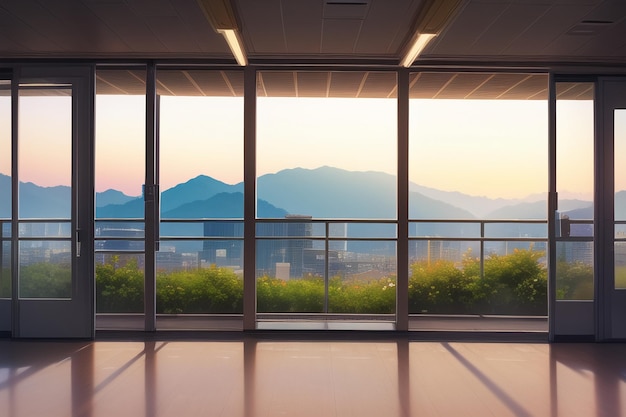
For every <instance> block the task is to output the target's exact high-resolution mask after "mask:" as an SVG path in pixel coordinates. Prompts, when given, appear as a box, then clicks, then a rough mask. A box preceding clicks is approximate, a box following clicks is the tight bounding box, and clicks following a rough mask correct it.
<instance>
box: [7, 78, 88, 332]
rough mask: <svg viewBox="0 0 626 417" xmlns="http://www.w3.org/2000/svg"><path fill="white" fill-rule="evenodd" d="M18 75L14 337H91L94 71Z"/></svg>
mask: <svg viewBox="0 0 626 417" xmlns="http://www.w3.org/2000/svg"><path fill="white" fill-rule="evenodd" d="M20 71H21V75H20V77H19V86H18V89H17V90H18V91H17V94H16V95H15V97H13V100H17V106H13V109H14V113H15V109H16V110H17V115H15V114H14V116H13V120H14V122H15V121H16V122H17V130H14V133H13V155H16V156H17V158H16V159H14V160H13V164H14V165H13V172H14V173H16V175H14V177H13V179H12V181H13V187H12V189H13V201H14V203H13V205H12V208H11V211H12V218H13V221H12V223H11V236H12V243H13V245H14V246H13V248H14V252H13V254H14V256H13V258H12V260H13V268H12V271H13V283H14V284H15V285H16V288H17V291H14V292H13V296H14V299H13V306H14V308H13V336H14V337H81V338H84V337H92V336H93V322H94V312H93V305H94V302H93V281H94V279H93V247H92V246H93V245H92V243H91V242H92V241H93V210H94V208H93V203H92V201H93V150H92V143H93V132H92V128H91V126H92V125H91V122H90V120H91V113H90V112H91V111H92V110H93V98H92V97H93V82H92V81H90V78H93V73H92V69H91V68H90V67H73V68H51V69H44V68H22V69H21V70H20ZM15 164H16V165H15Z"/></svg>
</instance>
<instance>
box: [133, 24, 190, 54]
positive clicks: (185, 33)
mask: <svg viewBox="0 0 626 417" xmlns="http://www.w3.org/2000/svg"><path fill="white" fill-rule="evenodd" d="M144 19H145V21H146V24H147V25H148V27H149V28H150V29H151V30H152V32H153V33H154V34H155V36H156V37H157V38H158V39H159V40H160V42H161V43H162V44H163V45H165V47H166V48H167V50H168V51H169V52H176V53H193V52H200V48H199V46H198V44H197V43H196V38H195V37H194V36H193V35H192V34H191V32H190V31H189V30H188V27H187V26H186V25H184V24H182V21H181V20H180V18H179V17H178V16H175V17H170V16H145V17H144Z"/></svg>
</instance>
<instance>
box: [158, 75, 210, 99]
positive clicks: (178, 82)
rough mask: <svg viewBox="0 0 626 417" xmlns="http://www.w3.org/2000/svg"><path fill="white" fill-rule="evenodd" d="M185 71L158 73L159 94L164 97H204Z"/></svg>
mask: <svg viewBox="0 0 626 417" xmlns="http://www.w3.org/2000/svg"><path fill="white" fill-rule="evenodd" d="M196 85H197V84H194V83H193V82H192V81H191V79H190V77H188V76H187V75H186V72H185V71H178V70H162V71H157V94H159V95H162V96H202V95H204V94H203V92H202V91H201V90H200V89H199V88H198V87H196Z"/></svg>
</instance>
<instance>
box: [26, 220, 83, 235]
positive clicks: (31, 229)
mask: <svg viewBox="0 0 626 417" xmlns="http://www.w3.org/2000/svg"><path fill="white" fill-rule="evenodd" d="M71 229H72V224H71V223H70V222H37V223H35V222H20V224H19V236H20V238H22V237H28V238H32V237H39V238H47V237H65V238H70V237H71V235H72V232H71Z"/></svg>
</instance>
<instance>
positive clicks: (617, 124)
mask: <svg viewBox="0 0 626 417" xmlns="http://www.w3.org/2000/svg"><path fill="white" fill-rule="evenodd" d="M613 134H614V138H613V140H614V146H615V151H614V155H615V221H616V222H617V221H621V222H624V221H626V166H624V165H626V157H625V156H624V153H625V152H626V110H625V109H616V110H615V112H614V130H613ZM624 230H626V224H625V223H621V224H616V225H615V238H616V239H624V238H626V233H625V232H624ZM615 288H616V289H626V243H625V242H615Z"/></svg>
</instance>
